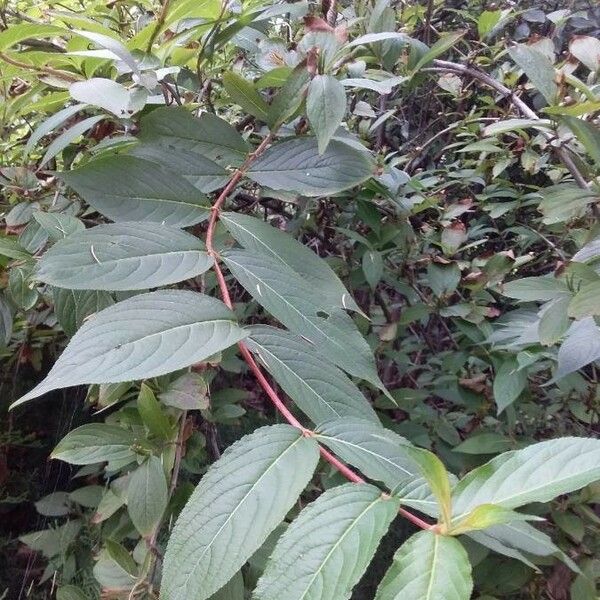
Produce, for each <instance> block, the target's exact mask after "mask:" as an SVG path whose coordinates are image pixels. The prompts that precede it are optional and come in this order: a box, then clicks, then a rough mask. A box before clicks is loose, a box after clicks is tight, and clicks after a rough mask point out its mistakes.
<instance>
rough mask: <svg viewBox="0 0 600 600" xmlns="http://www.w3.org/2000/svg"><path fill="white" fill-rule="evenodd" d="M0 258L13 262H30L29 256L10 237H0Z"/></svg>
mask: <svg viewBox="0 0 600 600" xmlns="http://www.w3.org/2000/svg"><path fill="white" fill-rule="evenodd" d="M0 256H6V257H7V258H12V259H13V260H30V259H31V254H30V253H29V252H27V250H25V248H23V246H21V244H19V242H18V241H17V240H16V239H15V238H14V237H12V236H8V235H0Z"/></svg>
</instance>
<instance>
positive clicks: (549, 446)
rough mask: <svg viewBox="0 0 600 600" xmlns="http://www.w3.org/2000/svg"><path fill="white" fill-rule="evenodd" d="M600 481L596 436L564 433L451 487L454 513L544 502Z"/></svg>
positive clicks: (500, 458) (511, 454)
mask: <svg viewBox="0 0 600 600" xmlns="http://www.w3.org/2000/svg"><path fill="white" fill-rule="evenodd" d="M598 479H600V440H595V439H588V438H576V437H565V438H559V439H556V440H548V441H545V442H539V443H538V444H532V445H531V446H528V447H527V448H524V449H522V450H516V451H513V452H506V453H505V454H501V455H500V456H497V457H496V458H494V459H492V460H491V461H490V462H488V463H486V464H485V465H483V466H481V467H478V468H477V469H475V470H473V471H471V472H470V473H468V474H467V475H466V476H465V477H464V478H463V479H461V480H460V482H459V483H458V484H457V486H456V487H455V488H454V494H453V503H454V514H455V515H461V516H462V515H465V514H466V513H469V512H470V511H472V510H473V509H474V508H476V507H477V506H479V505H480V504H498V505H499V506H503V507H504V508H517V507H519V506H523V505H524V504H529V503H530V502H547V501H549V500H552V499H553V498H555V497H556V496H559V495H561V494H567V493H569V492H572V491H574V490H577V489H579V488H581V487H584V486H585V485H588V484H589V483H592V482H593V481H596V480H598Z"/></svg>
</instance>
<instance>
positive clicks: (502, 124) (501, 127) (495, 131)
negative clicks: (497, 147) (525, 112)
mask: <svg viewBox="0 0 600 600" xmlns="http://www.w3.org/2000/svg"><path fill="white" fill-rule="evenodd" d="M530 127H532V128H534V129H542V130H546V131H547V130H549V129H552V121H550V120H548V119H503V120H502V121H498V122H497V123H492V124H491V125H488V126H487V127H485V128H484V130H483V135H486V136H488V135H489V136H491V135H499V134H501V133H506V132H507V131H516V130H519V129H529V128H530Z"/></svg>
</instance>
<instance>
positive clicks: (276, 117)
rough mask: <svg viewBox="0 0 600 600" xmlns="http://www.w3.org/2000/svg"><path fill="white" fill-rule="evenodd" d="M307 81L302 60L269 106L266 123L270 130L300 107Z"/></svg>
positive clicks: (308, 76) (304, 64)
mask: <svg viewBox="0 0 600 600" xmlns="http://www.w3.org/2000/svg"><path fill="white" fill-rule="evenodd" d="M309 81H310V74H309V72H308V69H307V68H306V63H305V62H302V63H300V64H299V65H298V66H297V67H295V68H294V70H293V71H292V72H291V73H290V75H289V76H288V78H287V79H286V81H285V83H284V84H283V86H282V87H281V89H280V90H279V92H278V93H277V95H276V96H275V98H274V99H273V102H272V103H271V106H270V107H269V114H268V120H267V123H268V125H269V127H270V128H271V130H272V131H275V130H276V129H278V128H279V127H280V126H281V125H282V124H283V123H285V121H287V120H288V119H289V118H290V117H291V116H292V115H293V114H294V113H295V112H296V111H297V110H298V109H299V108H300V105H301V104H302V101H303V100H304V95H305V93H306V88H307V86H308V83H309Z"/></svg>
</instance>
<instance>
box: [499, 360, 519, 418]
mask: <svg viewBox="0 0 600 600" xmlns="http://www.w3.org/2000/svg"><path fill="white" fill-rule="evenodd" d="M526 386H527V371H526V370H525V369H520V368H519V364H518V363H517V361H516V359H514V358H507V359H506V360H503V361H502V364H501V365H500V368H499V369H498V370H497V371H496V376H495V377H494V400H495V401H496V406H497V408H498V414H500V413H501V412H502V411H503V410H504V409H505V408H506V407H508V406H510V405H511V404H512V403H513V402H514V401H515V400H516V399H517V398H518V397H519V396H520V395H521V392H522V391H523V390H524V389H525V387H526Z"/></svg>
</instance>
